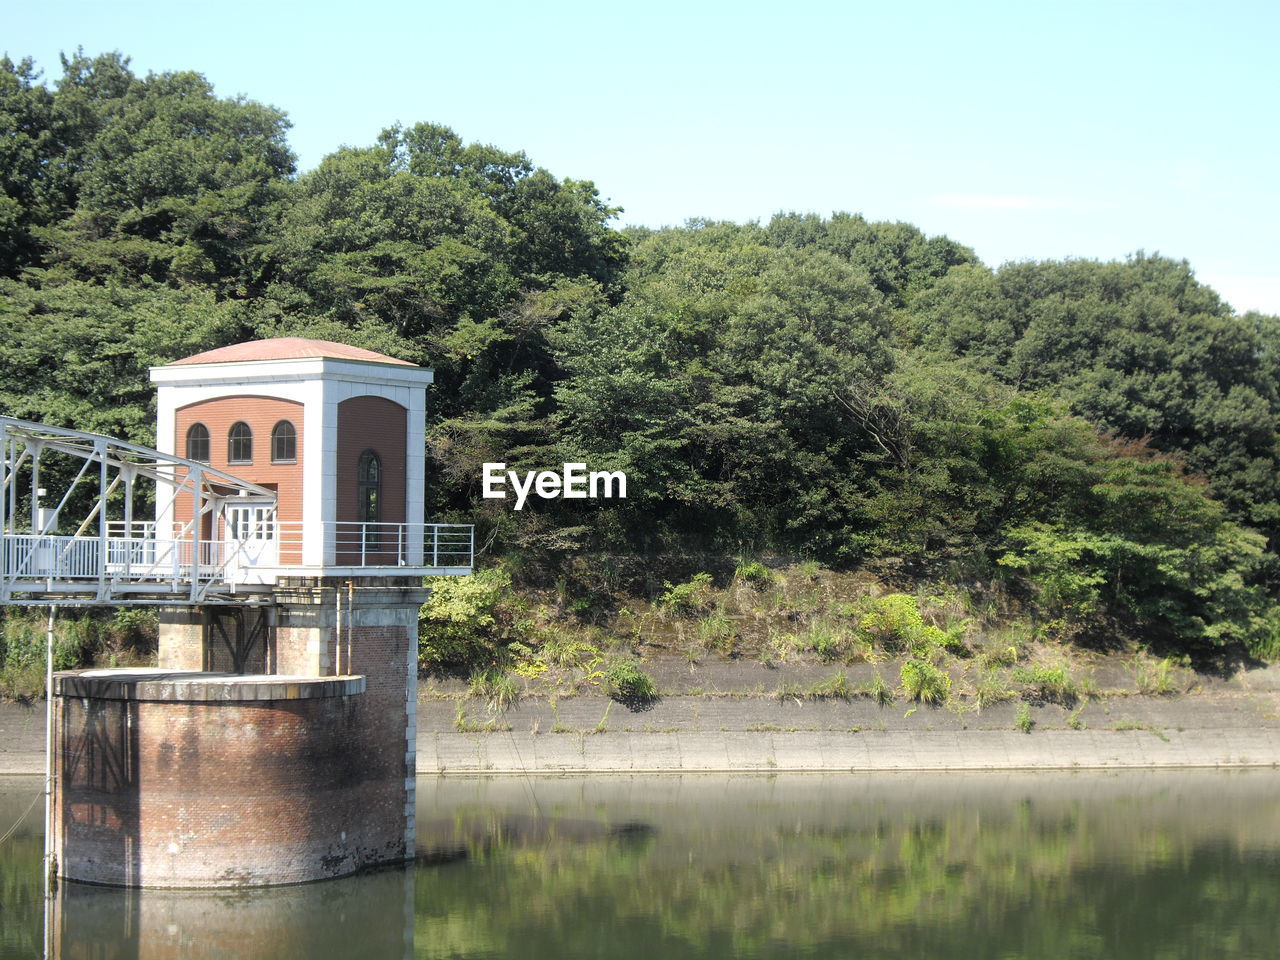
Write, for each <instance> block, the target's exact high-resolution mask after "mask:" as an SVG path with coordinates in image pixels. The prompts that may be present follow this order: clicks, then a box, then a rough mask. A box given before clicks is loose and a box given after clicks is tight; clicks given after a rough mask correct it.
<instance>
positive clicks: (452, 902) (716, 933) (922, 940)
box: [416, 809, 1280, 958]
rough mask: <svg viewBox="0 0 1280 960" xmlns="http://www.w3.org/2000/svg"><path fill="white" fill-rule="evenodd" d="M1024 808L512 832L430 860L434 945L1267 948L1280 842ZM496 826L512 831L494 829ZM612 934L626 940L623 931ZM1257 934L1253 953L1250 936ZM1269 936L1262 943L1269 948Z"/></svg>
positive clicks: (426, 931)
mask: <svg viewBox="0 0 1280 960" xmlns="http://www.w3.org/2000/svg"><path fill="white" fill-rule="evenodd" d="M1094 813H1096V814H1097V816H1094V815H1092V814H1089V813H1086V812H1083V811H1081V810H1079V809H1076V810H1073V811H1071V812H1069V813H1068V814H1067V815H1065V816H1061V815H1057V816H1055V817H1054V818H1052V819H1050V820H1047V821H1042V820H1038V819H1036V818H1035V817H1033V816H1030V815H1029V814H1028V812H1027V811H1026V810H1024V809H1017V810H1014V811H1013V812H1012V814H1011V815H1010V816H1009V817H1006V818H1003V819H1000V818H991V817H983V816H980V815H976V814H975V811H972V810H958V811H956V812H955V813H954V814H953V815H949V816H944V817H933V818H929V819H923V820H921V819H915V818H913V817H912V816H911V815H910V814H909V813H905V814H903V815H902V816H899V817H897V818H892V817H890V818H885V819H883V820H880V821H878V822H874V823H871V824H869V825H863V826H860V827H859V828H855V829H847V830H845V829H832V828H830V827H828V828H827V829H824V830H818V831H812V832H810V831H805V830H792V831H787V830H782V829H778V828H777V827H776V826H775V827H773V828H771V829H768V830H762V831H759V832H756V833H754V834H753V833H752V832H751V831H750V829H749V828H747V829H743V830H736V831H732V832H733V833H734V846H733V847H732V849H727V848H726V846H725V843H724V837H723V835H719V834H715V833H708V834H706V835H705V837H704V838H703V840H704V841H705V842H704V844H699V845H694V846H690V845H689V844H688V843H687V842H685V839H687V838H685V839H681V840H679V841H678V842H679V844H680V851H679V852H681V853H683V857H682V858H681V857H678V856H674V855H673V851H672V850H669V849H663V846H664V840H665V837H664V836H663V835H662V834H657V835H649V836H647V837H646V838H645V839H644V840H643V841H642V842H640V843H627V842H625V841H620V840H619V839H617V838H606V839H605V840H603V841H602V842H598V843H550V842H548V843H545V844H542V845H539V844H537V843H531V842H512V843H509V844H504V843H502V842H500V841H494V842H490V843H489V844H487V845H485V846H484V847H483V851H482V855H481V856H478V857H475V858H473V859H472V862H471V863H470V864H469V865H468V866H467V867H460V866H456V865H455V866H445V867H438V868H434V869H424V870H423V871H421V872H420V875H419V880H418V885H417V891H416V897H417V911H416V912H417V918H418V919H417V937H416V942H417V949H418V952H419V955H420V956H447V955H451V954H452V953H455V952H457V953H462V954H470V953H477V952H491V953H495V954H497V955H511V956H515V955H519V956H522V957H539V956H548V957H560V956H564V955H577V954H580V953H581V954H591V953H593V952H597V951H598V949H599V947H600V944H601V943H602V942H607V943H608V952H609V953H610V955H612V956H616V957H622V958H625V957H642V956H643V957H646V958H648V957H652V956H658V955H661V956H675V957H679V956H685V955H688V956H693V955H698V956H707V955H725V956H727V955H747V956H752V955H757V954H758V955H761V956H769V955H772V954H775V953H779V952H781V953H790V952H792V951H804V950H809V949H815V950H818V951H819V955H828V954H829V953H830V951H832V950H833V949H838V950H839V951H840V953H841V955H843V954H844V952H845V951H848V954H849V955H857V954H858V953H865V955H867V956H876V957H886V956H904V957H917V956H925V955H931V956H935V957H957V958H959V957H964V958H970V957H976V956H1004V955H1012V956H1035V957H1048V958H1055V957H1064V958H1065V957H1093V956H1099V955H1102V954H1101V953H1100V952H1099V951H1103V953H1105V955H1109V956H1110V955H1114V956H1125V957H1141V956H1155V955H1159V956H1162V957H1163V956H1168V957H1193V956H1224V957H1230V956H1236V955H1239V956H1252V955H1266V951H1267V950H1269V949H1270V945H1271V944H1274V942H1275V938H1276V936H1277V934H1280V919H1277V917H1276V914H1275V912H1274V902H1275V898H1276V897H1277V896H1280V871H1278V870H1277V869H1276V868H1277V866H1280V859H1278V858H1277V855H1276V854H1275V853H1266V854H1256V853H1249V852H1247V851H1244V850H1241V849H1240V848H1239V847H1238V846H1237V845H1236V844H1232V843H1229V842H1222V841H1206V840H1202V839H1201V840H1193V839H1189V838H1186V837H1184V836H1183V834H1182V833H1181V831H1180V830H1179V829H1178V828H1176V827H1162V826H1161V825H1158V824H1157V825H1149V826H1147V827H1141V826H1140V825H1136V824H1135V823H1134V822H1133V821H1132V819H1130V818H1128V817H1126V818H1124V819H1123V820H1122V822H1120V823H1111V822H1109V821H1108V820H1107V818H1106V811H1105V810H1103V811H1095V812H1094ZM491 839H492V838H491ZM602 938H607V940H603V941H602ZM1232 945H1236V946H1238V948H1239V949H1240V950H1241V952H1240V953H1239V954H1236V953H1233V950H1232ZM1250 951H1257V952H1256V953H1251V952H1250Z"/></svg>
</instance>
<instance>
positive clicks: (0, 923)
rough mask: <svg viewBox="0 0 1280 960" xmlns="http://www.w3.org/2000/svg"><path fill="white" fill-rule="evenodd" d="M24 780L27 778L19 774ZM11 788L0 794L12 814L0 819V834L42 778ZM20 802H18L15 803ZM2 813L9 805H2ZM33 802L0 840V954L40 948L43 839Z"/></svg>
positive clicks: (35, 954)
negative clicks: (23, 817) (7, 792)
mask: <svg viewBox="0 0 1280 960" xmlns="http://www.w3.org/2000/svg"><path fill="white" fill-rule="evenodd" d="M23 779H24V780H26V779H27V778H23ZM27 786H28V784H26V783H24V784H23V787H24V789H23V790H15V791H14V792H13V794H12V795H11V796H10V795H7V794H0V804H6V805H8V804H12V806H13V807H16V809H13V813H14V816H13V817H8V816H5V817H3V818H2V819H0V835H3V834H4V833H5V832H6V831H7V830H8V829H9V826H10V824H12V823H13V821H14V820H15V819H16V818H17V815H18V814H19V813H21V812H22V810H23V809H24V808H25V807H26V806H27V804H28V803H30V802H31V798H32V795H33V794H34V793H35V792H37V791H41V790H43V789H44V781H43V780H38V781H37V780H34V779H33V781H32V782H31V783H30V785H29V786H30V791H31V792H27V790H26V789H25V788H26V787H27ZM19 800H20V802H21V804H22V805H21V806H16V804H17V803H18V802H19ZM10 808H12V807H10ZM4 812H5V813H6V814H7V813H8V812H9V809H5V811H4ZM43 815H44V814H43V811H42V810H41V808H40V804H39V803H37V804H36V807H35V809H34V810H32V811H31V812H30V813H29V814H28V815H27V817H26V819H24V820H23V823H22V825H21V826H20V827H18V829H17V830H15V831H14V834H13V836H11V837H10V838H9V839H8V840H6V841H5V842H4V843H0V958H3V960H8V958H10V957H13V958H18V957H22V958H24V960H25V958H30V957H38V956H40V955H41V953H43V952H44V913H43V900H42V898H43V896H44V885H43V884H42V882H41V878H40V860H41V858H42V857H43V856H44V839H43V838H42V836H41V831H40V823H41V817H43Z"/></svg>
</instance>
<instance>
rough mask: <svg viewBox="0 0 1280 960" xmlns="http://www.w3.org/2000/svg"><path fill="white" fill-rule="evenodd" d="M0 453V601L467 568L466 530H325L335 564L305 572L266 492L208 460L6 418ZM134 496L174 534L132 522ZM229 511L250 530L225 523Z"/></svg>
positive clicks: (233, 596)
mask: <svg viewBox="0 0 1280 960" xmlns="http://www.w3.org/2000/svg"><path fill="white" fill-rule="evenodd" d="M0 451H2V452H3V458H4V487H3V493H2V495H0V529H3V531H4V532H3V544H2V546H0V604H12V603H22V604H33V603H57V604H59V605H111V606H115V605H122V604H157V603H219V602H240V601H243V600H245V599H247V596H248V595H251V594H252V593H254V592H255V589H256V590H260V589H261V588H262V585H264V584H271V583H274V582H275V579H276V578H277V577H279V576H287V575H297V576H307V575H332V574H340V575H354V574H360V575H383V576H386V575H421V574H466V573H470V572H471V564H472V556H473V553H474V533H473V530H472V528H471V527H470V526H464V525H447V524H423V523H419V524H355V523H348V524H335V525H331V526H333V529H325V530H324V531H321V533H322V535H323V537H324V539H325V540H326V542H327V543H328V544H330V545H331V546H330V550H331V553H332V558H331V560H330V562H328V563H326V564H325V565H324V567H323V568H314V567H308V566H304V565H302V564H301V563H300V559H301V556H300V553H301V548H300V543H301V537H302V531H301V529H300V527H299V526H298V525H290V524H280V523H277V522H276V520H275V506H276V497H275V493H274V492H273V491H271V490H269V489H267V488H265V487H261V486H258V485H257V484H253V483H249V482H248V481H245V480H242V479H240V478H239V477H235V476H232V475H231V474H229V473H226V472H224V471H221V470H217V469H214V468H212V467H210V466H209V465H208V464H204V463H200V462H198V461H194V460H187V459H184V458H182V457H175V456H171V455H169V454H165V453H161V452H159V451H157V450H152V449H150V448H148V447H142V446H139V445H137V444H132V443H127V442H125V441H123V440H116V439H113V438H111V437H107V436H103V435H101V434H95V433H85V432H83V431H79V430H69V429H66V428H62V427H51V426H47V425H44V424H39V423H31V422H28V421H25V420H15V419H13V418H10V417H0ZM140 482H141V485H140ZM50 489H53V490H56V491H57V492H56V493H55V494H53V495H50V493H49V491H50ZM138 499H144V501H145V503H146V506H147V508H148V509H147V512H148V513H151V509H152V503H151V501H152V500H154V509H155V510H156V513H153V514H151V515H152V516H155V515H165V516H173V517H175V518H176V519H175V520H174V523H173V529H171V530H164V531H160V530H157V527H156V524H155V522H154V521H152V520H138V519H136V518H135V516H134V510H135V506H136V504H135V501H136V500H138ZM229 505H234V506H235V507H236V508H238V510H237V513H236V516H237V517H240V518H243V517H247V516H248V517H252V518H253V520H252V522H249V523H245V522H239V523H228V522H226V515H225V513H224V511H225V508H226V507H227V506H229ZM245 507H252V508H254V509H252V510H250V511H247V512H246V511H245V510H244V509H243V508H245ZM109 514H114V517H113V516H109ZM219 533H221V534H222V536H219V535H218V534H219Z"/></svg>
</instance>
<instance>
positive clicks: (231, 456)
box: [227, 421, 253, 463]
mask: <svg viewBox="0 0 1280 960" xmlns="http://www.w3.org/2000/svg"><path fill="white" fill-rule="evenodd" d="M227 462H228V463H252V462H253V431H252V430H250V429H249V425H248V424H247V423H244V422H243V421H241V422H238V423H236V424H234V425H233V426H232V427H231V432H230V433H229V434H228V435H227Z"/></svg>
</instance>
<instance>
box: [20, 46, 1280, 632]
mask: <svg viewBox="0 0 1280 960" xmlns="http://www.w3.org/2000/svg"><path fill="white" fill-rule="evenodd" d="M288 129H289V122H288V119H287V117H286V115H285V113H284V112H282V111H281V110H279V109H276V108H274V107H270V106H266V105H263V104H261V103H257V102H255V101H253V100H250V99H246V98H242V97H237V98H225V97H219V96H218V95H217V94H216V93H215V92H214V90H213V89H212V87H211V86H210V84H209V83H208V82H207V81H206V80H205V79H204V78H203V77H202V76H200V75H199V74H197V73H194V72H176V73H161V74H149V75H147V76H143V77H140V76H138V75H136V74H135V73H134V72H133V70H132V69H131V68H130V65H129V61H128V59H127V58H126V57H124V56H122V55H121V54H118V53H111V54H104V55H100V56H96V57H91V56H88V55H86V54H84V53H83V52H77V53H75V54H74V55H71V56H66V57H64V58H63V62H62V64H61V76H60V77H59V78H57V79H56V80H52V81H46V80H45V78H44V77H43V76H42V75H41V74H40V72H39V71H38V70H37V68H36V66H35V65H34V64H33V63H32V62H31V61H30V60H21V61H14V60H11V59H9V58H4V59H0V409H3V411H4V412H5V413H7V414H10V415H14V416H19V417H24V418H29V419H37V420H42V421H45V422H50V423H56V424H66V425H74V426H76V427H78V428H81V429H90V430H98V431H102V432H106V433H110V434H114V435H117V436H122V437H127V438H129V439H133V440H136V441H139V442H143V443H150V442H152V441H153V439H154V417H155V410H154V401H153V395H152V390H151V388H150V385H149V383H148V381H147V367H148V366H149V365H152V364H158V363H165V362H168V361H171V360H174V359H177V358H179V357H182V356H185V355H189V354H191V353H194V352H197V351H199V350H204V349H210V348H213V347H217V346H221V345H224V344H228V343H233V342H237V341H241V340H245V339H252V338H258V337H271V336H284V335H300V336H314V337H321V338H325V339H331V340H341V341H344V342H347V343H352V344H356V345H359V346H364V347H368V348H371V349H375V350H379V351H382V352H385V353H389V354H392V355H394V356H398V357H402V358H404V359H408V360H412V361H414V362H419V363H424V364H430V365H431V366H433V367H435V369H436V371H437V380H436V386H435V387H434V388H433V393H432V397H431V406H430V409H431V414H430V423H429V428H428V435H427V436H426V438H424V442H425V443H426V444H427V445H428V449H429V452H430V460H431V476H430V477H429V480H428V503H429V507H430V510H431V512H432V514H433V515H434V516H435V517H437V518H441V519H445V518H447V519H454V520H469V521H473V522H476V523H478V524H479V525H480V526H481V532H482V535H481V537H480V541H481V542H491V543H492V544H494V547H493V549H495V550H502V549H511V550H516V551H519V552H520V554H521V555H522V556H523V557H525V558H526V560H527V561H529V562H531V563H532V564H534V565H536V566H539V567H541V568H544V569H554V568H556V567H557V565H560V564H563V563H565V562H567V561H569V560H571V559H572V558H574V557H590V556H593V555H598V554H599V553H601V552H609V553H614V554H625V555H631V556H641V557H645V556H653V557H656V556H660V555H666V554H672V553H681V552H691V551H714V552H721V553H733V554H741V555H750V554H757V553H766V552H782V553H788V554H798V555H803V556H807V557H811V558H813V559H817V560H820V561H822V562H824V563H827V564H831V565H836V566H846V567H851V566H858V565H867V566H872V567H874V568H877V569H879V570H881V571H884V572H887V573H891V574H894V575H899V576H902V577H904V578H919V577H943V576H945V577H952V578H956V579H967V580H992V579H1003V580H1006V581H1009V582H1011V583H1013V584H1016V585H1017V587H1018V589H1021V590H1023V591H1024V592H1025V593H1026V594H1027V596H1028V597H1030V598H1033V599H1034V601H1035V602H1036V603H1038V604H1039V605H1040V606H1041V608H1042V609H1043V610H1044V611H1046V614H1047V615H1051V616H1054V617H1057V618H1059V619H1061V620H1062V621H1063V622H1064V623H1070V624H1073V625H1074V627H1073V628H1074V629H1079V630H1109V631H1117V630H1118V631H1124V632H1129V633H1131V634H1133V635H1135V636H1143V637H1147V638H1161V639H1166V640H1169V641H1170V642H1174V643H1176V644H1178V645H1180V646H1182V647H1184V648H1190V647H1194V646H1197V645H1200V646H1204V645H1219V644H1228V643H1234V644H1245V645H1247V646H1248V647H1249V648H1251V649H1252V650H1254V651H1256V652H1263V653H1266V652H1271V651H1272V650H1273V648H1274V646H1275V643H1276V639H1275V638H1276V636H1277V617H1276V614H1275V603H1274V596H1275V593H1276V590H1277V587H1278V586H1280V567H1277V564H1276V562H1275V561H1276V548H1277V543H1278V542H1280V488H1278V487H1277V478H1276V473H1277V470H1276V466H1277V464H1276V459H1277V436H1276V428H1275V424H1276V415H1277V412H1278V407H1280V366H1278V362H1277V345H1278V344H1280V334H1278V333H1277V329H1278V325H1280V321H1278V320H1277V318H1275V317H1271V316H1262V315H1258V314H1246V315H1243V316H1241V315H1238V314H1236V313H1235V312H1234V311H1233V310H1232V309H1231V307H1230V306H1228V305H1227V304H1226V303H1224V302H1223V301H1222V299H1221V298H1220V297H1219V296H1218V295H1217V294H1216V293H1215V292H1214V291H1213V290H1212V289H1211V288H1209V287H1207V286H1205V285H1204V284H1201V283H1199V282H1198V281H1197V280H1196V279H1195V276H1194V273H1193V271H1192V269H1191V267H1190V265H1189V264H1187V263H1186V262H1184V261H1178V260H1173V259H1169V258H1167V257H1162V256H1159V255H1148V254H1143V253H1138V254H1136V255H1134V256H1132V257H1130V258H1129V259H1128V260H1126V261H1124V262H1108V263H1101V262H1096V261H1090V260H1067V261H1048V262H1020V263H1010V264H1006V265H1004V266H1002V267H1000V268H998V269H992V268H990V267H988V266H986V265H984V264H983V263H981V262H980V261H979V260H978V259H977V257H976V256H975V255H974V254H973V252H972V251H971V250H970V249H968V248H967V247H964V246H963V245H961V244H959V243H957V242H955V241H953V240H950V239H948V238H946V237H930V236H927V235H925V234H924V233H923V232H922V231H920V230H918V229H917V228H915V227H914V226H912V225H910V224H906V223H889V222H870V221H868V220H866V219H865V218H863V217H861V216H858V215H855V214H848V213H837V214H834V215H832V216H830V217H819V216H815V215H807V214H791V213H782V214H778V215H777V216H775V217H774V218H773V219H772V220H770V221H769V222H768V223H764V224H762V223H747V224H734V223H717V222H709V221H703V220H696V219H695V220H690V221H688V222H687V223H686V224H684V225H682V226H680V227H672V228H664V229H629V230H618V229H616V228H615V227H614V226H613V225H612V222H613V220H614V218H615V216H616V214H617V213H618V212H619V211H618V210H617V209H615V208H613V207H610V206H609V204H608V203H606V202H605V201H604V200H602V199H601V197H600V196H599V194H598V192H597V190H596V188H595V187H594V185H593V184H592V183H591V182H589V181H579V180H572V179H561V178H557V177H556V176H554V175H553V174H551V173H550V172H548V171H547V170H545V169H543V168H541V167H538V166H536V165H535V163H534V162H533V161H532V160H531V159H530V158H529V157H527V156H526V155H525V154H524V153H522V152H519V151H514V152H513V151H508V150H504V149H500V148H498V147H494V146H490V145H485V144H480V143H467V142H465V141H464V140H463V139H462V138H461V137H459V136H458V135H457V134H456V133H455V132H454V131H452V130H450V129H449V128H448V127H445V126H441V125H438V124H433V123H417V124H413V125H411V126H393V127H389V128H388V129H386V130H385V131H384V132H383V133H382V134H381V135H380V136H379V137H378V139H377V141H376V142H374V143H372V144H369V145H367V146H362V147H344V148H342V149H340V150H337V151H335V152H334V153H332V154H330V155H329V156H327V157H325V158H324V159H323V160H322V161H321V162H320V164H319V165H318V166H317V167H316V168H315V169H314V170H311V171H309V172H305V173H299V172H298V170H297V167H296V161H295V158H294V156H293V154H292V153H291V151H290V149H289V145H288ZM569 460H583V461H586V462H587V463H589V464H590V465H591V468H592V469H621V470H625V471H626V472H627V474H628V477H629V484H628V492H629V496H628V498H627V499H626V500H614V501H569V502H568V503H564V502H558V501H535V502H534V503H533V504H532V505H531V507H529V508H526V510H524V511H521V512H520V513H519V514H517V513H514V512H512V511H511V510H510V504H509V502H504V501H486V500H483V499H481V497H480V484H479V479H480V465H481V464H482V463H484V462H486V461H504V462H506V463H508V465H509V466H510V468H512V469H534V468H544V467H551V466H554V465H556V464H559V463H561V462H563V461H569Z"/></svg>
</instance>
